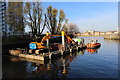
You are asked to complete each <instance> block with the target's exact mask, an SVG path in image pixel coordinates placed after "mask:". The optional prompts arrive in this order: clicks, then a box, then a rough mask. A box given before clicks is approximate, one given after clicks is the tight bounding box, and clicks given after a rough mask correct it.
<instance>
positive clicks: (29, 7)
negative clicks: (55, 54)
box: [24, 2, 46, 35]
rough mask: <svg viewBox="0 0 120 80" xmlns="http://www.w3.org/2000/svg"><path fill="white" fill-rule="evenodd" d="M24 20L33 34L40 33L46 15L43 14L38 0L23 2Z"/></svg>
mask: <svg viewBox="0 0 120 80" xmlns="http://www.w3.org/2000/svg"><path fill="white" fill-rule="evenodd" d="M43 17H44V19H43ZM24 20H25V23H26V25H27V26H29V27H30V29H31V30H32V33H33V35H37V34H39V35H40V34H42V32H43V30H44V29H45V25H46V15H44V14H43V9H42V7H41V3H40V2H27V3H26V4H25V8H24Z"/></svg>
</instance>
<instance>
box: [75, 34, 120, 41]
mask: <svg viewBox="0 0 120 80" xmlns="http://www.w3.org/2000/svg"><path fill="white" fill-rule="evenodd" d="M76 37H104V39H108V40H120V36H119V35H82V36H76Z"/></svg>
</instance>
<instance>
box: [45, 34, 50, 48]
mask: <svg viewBox="0 0 120 80" xmlns="http://www.w3.org/2000/svg"><path fill="white" fill-rule="evenodd" d="M46 36H47V37H48V36H49V32H47V33H46ZM47 48H49V39H47Z"/></svg>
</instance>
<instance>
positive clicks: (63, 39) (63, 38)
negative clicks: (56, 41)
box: [61, 31, 65, 50]
mask: <svg viewBox="0 0 120 80" xmlns="http://www.w3.org/2000/svg"><path fill="white" fill-rule="evenodd" d="M61 34H62V46H63V50H65V37H64V35H65V32H64V31H62V32H61Z"/></svg>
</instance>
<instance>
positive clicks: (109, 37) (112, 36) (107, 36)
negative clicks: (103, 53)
mask: <svg viewBox="0 0 120 80" xmlns="http://www.w3.org/2000/svg"><path fill="white" fill-rule="evenodd" d="M104 39H110V40H120V35H105V36H104Z"/></svg>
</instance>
